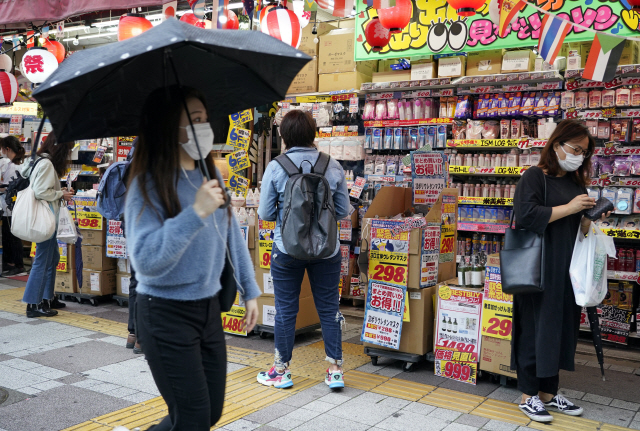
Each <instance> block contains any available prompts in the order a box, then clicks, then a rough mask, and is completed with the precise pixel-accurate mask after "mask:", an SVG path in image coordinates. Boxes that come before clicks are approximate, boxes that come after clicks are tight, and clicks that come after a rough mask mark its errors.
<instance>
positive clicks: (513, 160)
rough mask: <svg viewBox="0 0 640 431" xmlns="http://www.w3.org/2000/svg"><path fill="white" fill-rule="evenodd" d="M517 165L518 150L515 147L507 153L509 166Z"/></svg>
mask: <svg viewBox="0 0 640 431" xmlns="http://www.w3.org/2000/svg"><path fill="white" fill-rule="evenodd" d="M517 166H518V150H516V149H515V148H514V149H512V150H511V151H510V152H509V154H507V167H510V168H515V167H517Z"/></svg>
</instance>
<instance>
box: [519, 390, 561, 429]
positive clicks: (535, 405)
mask: <svg viewBox="0 0 640 431" xmlns="http://www.w3.org/2000/svg"><path fill="white" fill-rule="evenodd" d="M518 407H520V410H522V413H524V414H525V415H527V416H529V418H531V420H534V421H536V422H551V421H552V420H553V416H551V415H550V414H549V412H548V411H547V409H545V408H544V404H543V403H542V401H540V397H538V396H537V395H535V396H533V397H530V398H527V400H526V401H525V402H524V403H522V404H520V405H519V406H518Z"/></svg>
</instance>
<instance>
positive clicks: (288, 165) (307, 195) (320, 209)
mask: <svg viewBox="0 0 640 431" xmlns="http://www.w3.org/2000/svg"><path fill="white" fill-rule="evenodd" d="M274 160H275V161H276V162H278V163H279V164H280V166H282V169H284V170H285V172H286V173H287V175H289V179H288V180H287V185H286V188H285V191H284V203H283V204H282V205H283V209H284V212H283V215H282V225H281V226H280V234H281V236H282V243H283V244H284V248H285V249H286V252H287V254H288V255H290V256H292V257H294V258H296V259H301V260H312V259H325V258H327V257H331V255H333V254H334V253H335V251H336V243H337V240H338V221H337V220H336V211H335V207H334V206H333V195H332V193H331V187H330V186H329V182H328V181H327V179H326V178H325V176H324V174H325V172H326V171H327V167H328V166H329V161H330V160H331V158H330V157H329V156H328V155H327V154H325V153H320V154H319V155H318V160H317V161H316V164H315V165H314V166H313V167H312V168H311V172H310V173H308V174H305V173H303V172H302V166H300V168H298V167H297V166H296V165H295V164H294V163H293V162H292V161H291V159H290V158H289V157H288V156H287V155H286V154H283V155H281V156H278V157H276V158H275V159H274ZM302 163H304V162H302ZM307 163H309V162H307ZM309 164H310V163H309Z"/></svg>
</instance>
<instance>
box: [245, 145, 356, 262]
mask: <svg viewBox="0 0 640 431" xmlns="http://www.w3.org/2000/svg"><path fill="white" fill-rule="evenodd" d="M318 154H319V153H318V150H317V149H316V148H308V147H293V148H291V149H290V150H289V151H287V156H289V158H290V159H291V161H292V162H293V163H294V164H295V165H296V166H298V167H300V165H302V169H303V172H305V173H306V172H310V170H311V166H313V165H314V164H315V163H316V161H317V160H318ZM305 160H306V161H308V162H310V163H311V164H309V163H303V161H305ZM325 178H326V179H327V181H328V182H329V186H330V187H331V192H332V193H333V204H334V206H335V210H336V219H338V220H342V219H343V218H345V217H346V216H348V215H349V206H350V204H349V190H348V189H347V181H346V180H345V178H344V170H343V169H342V166H341V165H340V163H338V161H337V160H335V159H331V161H330V162H329V167H328V168H327V171H326V172H325ZM288 179H289V176H288V175H287V173H286V171H285V170H284V169H282V166H280V165H279V164H278V162H276V161H275V160H273V161H271V163H269V165H268V166H267V169H265V171H264V176H263V177H262V188H261V189H260V207H259V208H258V215H259V216H260V218H261V219H262V220H266V221H275V222H276V230H275V236H274V243H275V246H276V247H278V250H280V251H281V252H283V253H286V252H287V251H286V250H285V248H284V245H283V244H282V236H281V234H280V226H281V224H282V210H283V208H282V206H283V203H284V191H285V187H286V185H287V180H288ZM339 235H340V232H339V231H338V242H337V244H336V251H335V253H334V254H333V255H331V257H333V256H335V255H336V254H337V253H338V252H339V251H340V241H339Z"/></svg>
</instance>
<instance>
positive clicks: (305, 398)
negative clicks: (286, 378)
mask: <svg viewBox="0 0 640 431" xmlns="http://www.w3.org/2000/svg"><path fill="white" fill-rule="evenodd" d="M323 396H324V395H323V394H321V393H319V392H318V391H317V390H314V389H313V388H309V389H305V390H304V391H301V392H298V393H297V394H295V395H292V396H290V397H288V398H285V399H284V400H282V401H280V403H282V404H286V405H288V406H292V407H302V406H304V405H306V404H308V403H310V402H312V401H315V400H317V399H319V398H321V397H323Z"/></svg>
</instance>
